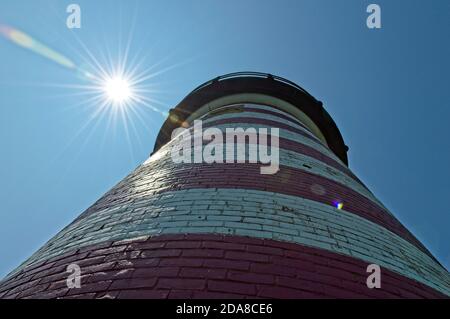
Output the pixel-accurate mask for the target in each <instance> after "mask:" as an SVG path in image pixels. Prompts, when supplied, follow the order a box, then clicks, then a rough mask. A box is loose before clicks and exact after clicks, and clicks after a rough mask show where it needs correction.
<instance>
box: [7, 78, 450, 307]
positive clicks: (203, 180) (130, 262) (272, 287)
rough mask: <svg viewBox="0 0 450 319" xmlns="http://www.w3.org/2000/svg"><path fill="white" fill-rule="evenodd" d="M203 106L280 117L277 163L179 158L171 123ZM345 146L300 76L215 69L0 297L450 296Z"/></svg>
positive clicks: (188, 123)
mask: <svg viewBox="0 0 450 319" xmlns="http://www.w3.org/2000/svg"><path fill="white" fill-rule="evenodd" d="M200 120H201V121H202V122H201V123H202V127H203V129H207V128H215V129H216V131H217V129H219V130H220V131H222V132H226V129H227V128H228V129H236V128H241V129H243V130H244V131H245V130H247V129H256V130H257V129H267V135H266V140H270V138H269V136H268V135H271V134H272V133H270V132H274V131H273V130H272V131H271V129H278V134H277V143H276V144H277V145H269V146H268V147H267V148H268V149H271V148H272V151H273V152H275V150H276V151H277V153H276V154H277V160H278V169H277V170H276V171H274V172H272V173H271V174H262V173H261V166H262V164H261V163H259V162H251V161H248V160H246V161H241V162H238V161H236V162H233V163H232V162H226V161H216V162H207V161H205V160H201V161H193V162H179V161H174V158H173V148H174V146H176V145H178V144H177V143H180V139H179V138H178V137H179V136H177V135H175V134H173V132H174V130H176V129H179V128H184V129H185V131H184V132H185V133H186V132H192V131H193V130H194V126H195V122H196V121H200ZM244 137H245V136H244ZM193 139H194V140H195V136H194V138H193ZM260 141H261V139H258V140H257V142H256V145H255V141H253V146H261V145H259V143H261V142H260ZM242 142H244V144H245V143H246V142H247V139H241V140H240V143H241V144H242ZM181 143H183V141H181ZM237 144H238V148H239V142H238V143H237ZM250 145H251V142H249V143H248V145H241V146H243V147H244V149H245V152H247V153H248V152H249V150H250V148H249V147H250ZM191 146H192V151H193V152H192V153H195V151H198V148H199V147H198V146H195V144H193V145H191ZM191 146H189V147H191ZM205 147H207V142H205V141H204V140H202V141H200V151H201V150H203V149H204V148H205ZM225 148H226V147H225ZM347 150H348V148H347V146H346V145H345V143H344V140H343V138H342V136H341V134H340V132H339V130H338V128H337V126H336V124H335V123H334V121H333V119H332V118H331V117H330V116H329V115H328V113H327V112H326V111H325V109H324V108H323V106H322V103H321V102H319V101H317V100H316V99H315V98H314V97H312V96H311V95H309V94H308V93H307V92H306V91H305V90H303V89H302V88H301V87H299V86H298V85H296V84H294V83H292V82H290V81H288V80H286V79H283V78H280V77H277V76H272V75H269V74H261V73H252V72H249V73H234V74H229V75H226V76H221V77H218V78H215V79H213V80H211V81H208V82H206V83H204V84H203V85H201V86H200V87H198V88H196V89H195V90H194V91H192V92H191V93H190V94H189V95H188V96H187V97H186V98H185V99H184V100H182V101H181V102H180V103H179V104H178V105H177V106H176V107H175V108H174V109H172V110H171V112H170V114H169V116H168V118H167V119H166V121H165V122H164V124H163V126H162V128H161V130H160V132H159V134H158V137H157V140H156V143H155V147H154V150H153V153H152V155H151V156H150V158H149V159H148V160H147V161H145V162H144V163H143V164H141V165H140V166H139V167H137V168H136V169H135V170H134V171H133V172H132V173H131V174H130V175H129V176H127V177H126V178H125V179H123V180H122V181H121V182H120V183H119V184H117V185H116V186H115V187H114V188H113V189H111V190H110V191H109V192H107V193H106V194H105V195H104V196H103V197H101V198H100V199H99V200H98V201H97V202H96V203H94V204H93V205H92V206H91V207H90V208H88V209H87V210H86V211H85V212H83V213H82V214H81V215H80V216H79V217H78V218H77V219H76V220H74V221H73V222H72V223H71V224H70V225H68V226H67V227H65V228H64V229H63V230H62V231H61V232H59V233H58V234H57V235H56V236H55V237H53V238H52V239H51V240H50V241H48V242H47V243H46V244H45V245H44V246H43V247H42V248H41V249H39V250H38V251H37V252H36V253H35V254H33V255H32V256H31V257H30V258H29V259H28V260H26V261H25V262H24V263H23V264H22V265H20V266H19V267H18V268H17V269H15V270H14V271H13V272H12V273H10V274H9V275H8V276H7V277H6V278H5V279H3V281H1V282H0V298H183V299H188V298H252V297H262V298H448V297H449V296H450V275H449V273H448V271H447V270H446V269H445V268H444V267H443V266H442V265H440V264H439V262H438V261H437V260H436V259H435V258H434V257H433V256H432V255H431V253H430V252H429V251H428V250H427V249H426V248H425V247H424V246H423V245H422V244H421V243H420V242H419V241H418V240H417V239H416V238H415V237H414V235H412V234H411V233H410V232H409V231H408V230H407V229H406V228H405V227H404V226H403V225H402V224H401V223H400V222H399V221H398V220H397V219H396V218H395V217H394V215H393V214H392V213H391V212H389V210H388V209H387V208H386V207H384V206H383V204H382V203H381V202H380V201H379V200H378V199H377V198H376V197H375V196H374V195H373V194H372V193H371V192H370V190H368V189H367V187H366V186H365V185H364V184H363V183H362V182H361V181H360V180H359V179H358V177H356V176H355V175H354V174H353V173H352V172H351V170H350V169H349V167H348V162H347ZM227 151H228V149H227ZM236 154H237V152H236ZM260 155H261V154H259V155H258V156H260ZM77 280H78V281H77Z"/></svg>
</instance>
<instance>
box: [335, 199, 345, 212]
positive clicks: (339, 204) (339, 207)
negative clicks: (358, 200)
mask: <svg viewBox="0 0 450 319" xmlns="http://www.w3.org/2000/svg"><path fill="white" fill-rule="evenodd" d="M333 206H334V207H336V208H337V209H339V210H341V209H342V208H344V203H342V202H340V201H334V202H333Z"/></svg>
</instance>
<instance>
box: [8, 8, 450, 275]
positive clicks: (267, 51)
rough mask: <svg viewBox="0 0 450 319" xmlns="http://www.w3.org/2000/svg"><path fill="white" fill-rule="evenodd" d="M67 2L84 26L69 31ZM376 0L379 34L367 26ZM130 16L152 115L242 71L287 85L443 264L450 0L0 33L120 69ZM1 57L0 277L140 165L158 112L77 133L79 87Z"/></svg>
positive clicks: (141, 14)
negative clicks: (73, 21)
mask: <svg viewBox="0 0 450 319" xmlns="http://www.w3.org/2000/svg"><path fill="white" fill-rule="evenodd" d="M73 2H75V3H78V4H79V5H80V7H81V10H82V11H81V12H82V28H81V29H78V30H69V29H68V28H67V27H66V24H65V19H66V17H67V14H66V12H65V11H66V7H67V5H68V4H70V3H73ZM371 2H375V3H377V4H379V5H380V6H381V9H382V28H381V29H380V30H370V29H368V28H367V27H366V18H367V15H368V14H367V13H366V7H367V5H368V4H369V3H371ZM136 8H137V10H136ZM132 21H135V28H134V31H133V32H131V39H132V41H131V45H130V56H131V57H138V58H142V59H144V60H143V63H142V65H141V68H142V69H146V68H149V67H151V66H154V68H153V69H152V70H153V71H152V72H153V73H155V76H154V77H152V78H151V79H149V80H148V81H147V82H146V83H145V84H146V85H148V86H151V87H152V88H153V90H154V92H152V93H149V94H150V95H151V96H150V97H149V98H151V99H154V100H155V101H157V103H156V102H155V105H154V106H156V107H158V108H159V109H161V110H168V109H169V108H171V107H173V106H175V105H176V104H177V103H178V102H179V101H180V100H181V99H182V98H183V97H184V96H185V95H186V94H188V93H189V92H190V91H191V90H192V89H193V88H194V87H196V86H197V85H199V84H200V83H202V82H204V81H206V80H209V79H210V78H213V77H215V76H217V75H221V74H225V73H229V72H235V71H243V70H252V71H262V72H268V73H273V74H276V75H280V76H283V77H286V78H288V79H290V80H292V81H294V82H296V83H298V84H299V85H301V86H302V87H304V88H305V89H307V90H308V91H309V92H310V93H311V94H312V95H314V96H315V97H316V98H317V99H320V100H322V101H323V102H324V105H325V107H326V109H327V110H328V111H329V113H330V114H331V116H332V117H333V118H334V119H335V121H336V123H337V125H338V127H339V128H340V130H341V132H342V134H343V136H344V139H345V141H346V143H347V145H349V147H350V151H349V161H350V167H351V169H352V170H353V171H354V172H355V173H356V174H357V175H358V176H359V177H360V178H361V179H362V180H363V181H364V182H365V183H366V184H367V185H368V186H369V188H370V189H371V190H372V191H373V192H374V193H375V195H376V196H377V197H379V198H380V199H381V200H382V201H383V202H384V203H385V205H386V206H387V207H388V208H389V209H390V210H391V211H392V212H393V213H394V214H395V216H396V217H397V218H398V219H399V220H400V221H401V222H402V223H403V224H404V225H405V226H406V227H407V228H409V229H410V230H411V231H412V232H413V233H414V234H415V235H416V236H417V237H418V238H419V240H421V241H422V242H423V243H424V244H425V245H426V246H427V247H428V248H429V249H430V250H431V251H432V253H433V254H434V255H435V256H436V257H437V258H438V259H439V260H440V261H441V262H442V263H443V264H444V265H445V266H446V267H447V269H448V268H449V266H450V250H449V247H450V232H449V225H450V214H449V213H450V209H449V206H447V204H448V203H449V202H448V201H449V199H450V182H449V181H450V168H449V163H450V141H449V136H450V125H449V124H448V122H449V118H450V109H449V106H450V90H449V88H448V86H449V83H450V60H449V59H448V57H449V56H450V43H449V41H448V39H449V38H450V2H449V1H445V0H442V1H439V0H433V1H429V2H425V1H379V0H378V1H359V0H348V1H333V0H329V1H317V0H310V1H300V0H292V1H286V0H283V1H268V0H267V1H253V0H245V1H237V0H231V1H206V0H201V1H197V0H196V1H194V0H189V1H181V0H180V1H132V0H126V1H125V0H124V1H113V0H108V1H106V0H103V1H102V0H99V1H82V0H76V1H75V0H73V1H62V0H60V1H56V0H53V1H47V0H36V1H26V0H19V1H18V0H3V1H1V2H0V24H7V25H10V26H14V27H16V28H18V29H21V30H22V31H24V32H26V33H27V34H29V35H31V36H32V37H33V38H35V39H37V40H39V41H41V42H43V43H45V44H46V45H48V46H49V47H51V48H53V49H55V50H57V51H58V52H60V53H62V54H64V55H65V56H67V57H68V58H70V59H71V60H73V61H74V62H75V63H76V64H77V65H79V66H82V65H83V66H84V65H86V63H87V62H88V61H90V59H89V57H88V54H87V52H86V51H85V50H84V49H83V47H84V48H85V49H87V50H89V51H90V52H91V54H92V56H94V57H96V58H97V59H98V60H99V61H100V63H101V64H102V65H103V64H105V65H106V64H108V61H111V63H112V64H113V65H114V64H117V61H118V60H119V56H120V54H119V53H118V52H119V51H121V50H122V52H123V49H124V46H125V45H124V43H127V40H128V38H129V34H130V30H132V25H133V23H132ZM108 56H110V58H107V57H108ZM0 58H1V59H0V177H1V178H0V203H1V204H0V205H1V206H0V207H1V208H0V277H2V276H3V275H5V274H6V273H7V272H8V271H10V270H12V269H13V268H14V267H16V266H17V265H18V264H19V263H21V262H22V261H23V260H24V259H25V258H27V257H28V256H29V255H30V254H31V253H33V252H34V251H35V250H36V249H38V248H39V247H40V246H41V245H42V244H43V243H44V242H46V241H47V240H48V239H50V238H51V237H52V236H53V235H54V234H56V233H57V232H58V231H59V230H60V229H61V228H62V227H64V226H65V225H67V224H68V223H70V222H71V221H72V220H73V219H74V218H75V217H76V216H78V215H79V214H80V213H81V212H82V211H83V210H84V209H86V208H87V207H89V206H90V205H91V204H92V203H93V202H94V201H95V200H96V199H98V198H99V197H100V196H101V195H102V194H103V193H105V192H106V191H107V190H109V189H110V188H111V187H112V186H114V185H115V184H116V183H117V182H118V181H120V180H121V179H122V178H123V177H124V176H125V175H127V173H129V172H130V171H131V170H133V169H134V168H135V167H136V166H138V165H139V164H140V163H141V162H143V161H144V160H145V159H146V158H147V157H148V155H149V154H150V152H151V150H152V148H153V144H154V141H155V137H156V134H157V133H158V130H159V127H160V126H161V124H162V122H163V120H164V117H163V116H162V115H161V114H159V113H158V112H154V111H152V110H151V109H150V108H148V107H144V106H142V107H140V108H139V116H137V115H130V117H129V118H128V121H127V125H124V122H123V121H121V120H120V118H119V120H118V121H113V122H112V124H111V123H110V125H108V120H107V118H101V119H98V118H95V119H94V121H92V122H90V124H88V125H85V124H86V122H87V121H88V120H89V118H90V117H91V116H92V114H93V112H95V110H96V105H93V104H92V103H91V104H89V103H87V104H86V103H84V104H83V102H84V101H85V100H83V99H85V96H84V95H80V93H83V89H80V88H78V89H76V88H73V87H68V86H66V85H78V86H83V85H87V84H89V83H87V81H86V79H83V78H82V77H80V76H78V75H77V74H76V72H74V71H73V70H69V69H66V68H64V67H62V66H60V65H58V64H56V63H54V62H52V61H50V60H48V59H45V58H43V57H41V56H39V55H36V54H34V53H32V52H30V51H28V50H25V49H23V48H20V47H18V46H16V45H14V44H13V43H11V42H9V41H7V40H6V39H4V38H2V37H0ZM56 84H57V85H56ZM83 127H84V129H82V128H83ZM127 127H128V134H127V129H126V128H127Z"/></svg>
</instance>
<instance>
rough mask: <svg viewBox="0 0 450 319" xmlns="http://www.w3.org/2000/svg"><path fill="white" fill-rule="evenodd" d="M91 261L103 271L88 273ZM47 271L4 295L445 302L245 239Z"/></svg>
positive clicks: (321, 255)
mask: <svg viewBox="0 0 450 319" xmlns="http://www.w3.org/2000/svg"><path fill="white" fill-rule="evenodd" d="M210 250H211V252H212V253H208V251H210ZM117 251H120V252H123V254H117V253H116V252H117ZM149 252H151V253H149ZM91 256H92V257H95V258H100V259H98V261H97V262H98V263H99V264H100V265H104V266H103V267H102V268H101V269H98V268H94V267H92V266H88V265H90V264H91V262H86V261H88V260H89V259H90V258H92V257H91ZM55 262H59V263H60V264H61V265H66V264H70V263H74V262H76V263H77V264H79V265H81V266H82V267H81V270H82V279H81V288H78V289H68V288H67V287H66V285H65V278H66V276H67V273H66V272H65V267H54V266H53V265H54V264H55ZM46 265H49V266H48V267H47V269H48V271H46V272H42V271H34V270H35V268H33V267H30V268H28V269H26V270H23V271H21V272H20V273H18V274H16V276H15V277H11V278H10V279H9V280H7V281H6V282H4V283H3V284H2V286H1V287H0V294H4V298H42V299H49V298H83V299H86V298H103V299H115V298H133V299H134V298H175V299H178V298H180V299H186V298H405V297H407V298H446V296H445V295H443V294H442V293H439V292H437V291H436V290H434V289H431V288H429V287H427V286H426V285H423V284H421V283H419V282H417V281H415V280H411V279H408V278H405V277H403V276H401V275H398V274H396V273H395V272H392V271H390V270H388V269H383V270H382V274H383V285H382V288H381V289H369V288H368V287H367V285H366V278H367V273H366V269H367V265H368V264H367V263H365V262H363V261H360V260H358V259H355V258H352V257H348V256H344V255H340V254H336V253H331V252H327V251H325V250H322V249H319V248H313V247H307V246H302V245H298V244H289V243H284V242H279V241H274V240H270V239H253V238H247V237H239V236H222V235H195V234H192V235H162V236H156V237H152V238H147V239H143V238H138V239H136V241H133V240H128V241H126V242H121V241H116V242H106V243H102V244H101V245H90V246H87V247H85V248H84V249H83V250H82V252H81V251H80V250H79V249H78V250H77V249H75V250H73V251H71V253H70V255H66V257H64V258H62V259H59V258H53V259H49V260H47V261H45V262H43V264H41V265H40V266H39V267H42V266H46ZM16 278H21V279H20V280H18V279H16Z"/></svg>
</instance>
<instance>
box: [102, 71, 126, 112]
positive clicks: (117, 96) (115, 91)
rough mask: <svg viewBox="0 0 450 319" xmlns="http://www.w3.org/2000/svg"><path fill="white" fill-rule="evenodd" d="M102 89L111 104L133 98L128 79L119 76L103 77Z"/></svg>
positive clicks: (122, 102)
mask: <svg viewBox="0 0 450 319" xmlns="http://www.w3.org/2000/svg"><path fill="white" fill-rule="evenodd" d="M103 91H104V93H105V96H106V98H107V99H108V101H109V102H110V103H111V104H119V105H122V104H126V103H127V102H130V100H131V99H132V98H133V90H132V88H131V85H130V83H129V81H128V80H127V79H126V78H124V77H120V76H116V77H111V78H107V79H105V81H104V84H103Z"/></svg>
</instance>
